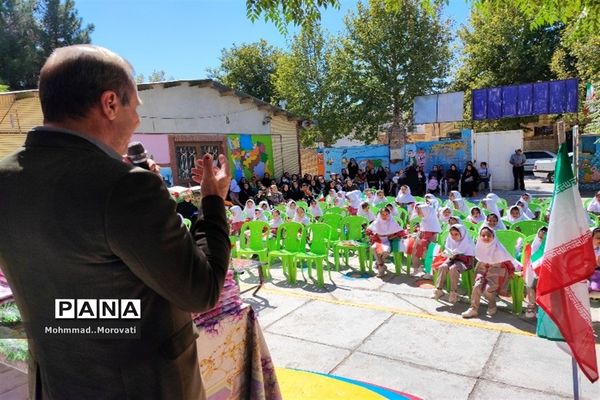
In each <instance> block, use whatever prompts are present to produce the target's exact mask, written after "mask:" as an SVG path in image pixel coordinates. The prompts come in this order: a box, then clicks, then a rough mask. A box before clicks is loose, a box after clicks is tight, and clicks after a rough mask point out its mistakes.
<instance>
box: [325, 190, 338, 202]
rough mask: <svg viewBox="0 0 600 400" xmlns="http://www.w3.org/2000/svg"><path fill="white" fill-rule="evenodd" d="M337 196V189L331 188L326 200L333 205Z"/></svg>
mask: <svg viewBox="0 0 600 400" xmlns="http://www.w3.org/2000/svg"><path fill="white" fill-rule="evenodd" d="M336 197H337V196H336V194H335V190H333V189H329V192H328V193H327V196H326V197H325V202H326V203H327V204H331V205H332V206H334V205H335V199H336Z"/></svg>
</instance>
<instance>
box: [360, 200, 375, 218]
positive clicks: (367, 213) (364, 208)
mask: <svg viewBox="0 0 600 400" xmlns="http://www.w3.org/2000/svg"><path fill="white" fill-rule="evenodd" d="M356 215H360V216H361V217H365V218H366V219H368V220H369V222H373V221H375V214H373V213H372V212H371V210H370V205H369V203H368V202H366V201H365V202H363V203H362V204H361V206H360V209H359V210H358V213H357V214H356Z"/></svg>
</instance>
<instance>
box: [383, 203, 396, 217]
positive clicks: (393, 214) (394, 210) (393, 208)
mask: <svg viewBox="0 0 600 400" xmlns="http://www.w3.org/2000/svg"><path fill="white" fill-rule="evenodd" d="M389 205H390V206H391V207H392V210H391V211H390V210H388V211H390V215H391V216H392V217H397V216H398V209H397V208H396V205H395V204H394V203H389ZM385 208H387V205H386V206H385Z"/></svg>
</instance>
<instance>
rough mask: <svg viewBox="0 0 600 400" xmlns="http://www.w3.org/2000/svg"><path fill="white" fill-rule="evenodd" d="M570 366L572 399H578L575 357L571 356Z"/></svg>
mask: <svg viewBox="0 0 600 400" xmlns="http://www.w3.org/2000/svg"><path fill="white" fill-rule="evenodd" d="M571 367H572V368H573V400H579V376H578V368H577V361H576V360H575V357H571Z"/></svg>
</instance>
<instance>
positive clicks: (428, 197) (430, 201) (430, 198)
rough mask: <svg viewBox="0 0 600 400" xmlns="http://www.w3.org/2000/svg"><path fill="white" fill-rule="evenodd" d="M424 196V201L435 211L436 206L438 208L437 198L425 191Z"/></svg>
mask: <svg viewBox="0 0 600 400" xmlns="http://www.w3.org/2000/svg"><path fill="white" fill-rule="evenodd" d="M424 198H425V201H426V202H427V204H429V205H430V206H432V207H433V209H434V210H435V211H436V212H437V210H438V208H440V201H439V199H438V198H437V197H435V196H434V195H433V194H431V193H427V194H426V195H425V197H424Z"/></svg>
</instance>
